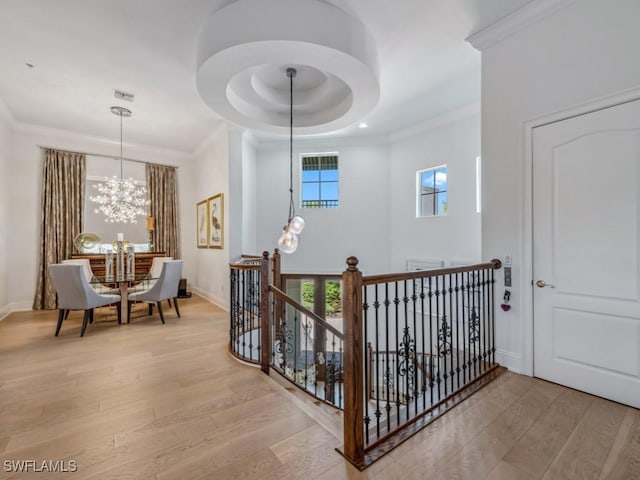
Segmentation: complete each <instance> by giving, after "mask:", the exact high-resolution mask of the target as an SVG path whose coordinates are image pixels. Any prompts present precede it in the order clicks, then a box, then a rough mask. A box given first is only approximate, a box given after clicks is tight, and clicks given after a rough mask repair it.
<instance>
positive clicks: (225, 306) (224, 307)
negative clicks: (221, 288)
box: [191, 286, 229, 312]
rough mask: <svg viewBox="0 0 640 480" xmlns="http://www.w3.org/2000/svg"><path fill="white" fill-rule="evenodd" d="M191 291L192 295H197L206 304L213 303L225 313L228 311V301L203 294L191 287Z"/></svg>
mask: <svg viewBox="0 0 640 480" xmlns="http://www.w3.org/2000/svg"><path fill="white" fill-rule="evenodd" d="M191 289H192V290H193V291H194V293H197V294H198V295H200V296H201V297H202V298H204V299H205V300H207V301H208V302H210V303H213V304H214V305H215V306H216V307H220V308H221V309H222V310H224V311H225V312H228V311H229V303H228V301H225V300H223V299H222V298H221V297H219V296H217V295H214V294H212V293H210V292H205V291H204V290H201V289H200V288H198V287H196V286H192V287H191Z"/></svg>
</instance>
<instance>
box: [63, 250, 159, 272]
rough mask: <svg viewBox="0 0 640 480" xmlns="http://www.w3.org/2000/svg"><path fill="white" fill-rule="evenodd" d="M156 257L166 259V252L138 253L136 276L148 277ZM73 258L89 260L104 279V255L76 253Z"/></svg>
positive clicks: (93, 269)
mask: <svg viewBox="0 0 640 480" xmlns="http://www.w3.org/2000/svg"><path fill="white" fill-rule="evenodd" d="M154 257H166V253H165V252H140V253H137V252H136V276H138V275H146V274H147V273H149V270H150V269H151V264H152V263H153V258H154ZM71 258H88V259H89V264H90V265H91V270H92V271H93V274H94V275H95V276H96V277H104V273H105V272H104V259H105V254H104V253H87V254H84V253H74V254H72V255H71Z"/></svg>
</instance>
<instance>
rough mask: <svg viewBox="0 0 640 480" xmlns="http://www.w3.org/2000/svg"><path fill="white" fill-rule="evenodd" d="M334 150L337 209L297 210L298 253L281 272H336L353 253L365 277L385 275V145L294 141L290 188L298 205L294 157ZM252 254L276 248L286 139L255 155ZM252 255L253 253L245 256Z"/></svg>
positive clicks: (282, 220)
mask: <svg viewBox="0 0 640 480" xmlns="http://www.w3.org/2000/svg"><path fill="white" fill-rule="evenodd" d="M319 152H338V154H339V181H340V184H339V196H340V207H339V208H327V209H300V208H297V213H298V214H300V215H302V217H304V219H305V220H306V227H305V229H304V231H303V232H302V234H301V235H300V245H299V247H298V250H297V251H296V252H295V253H293V254H291V255H284V254H283V263H282V266H283V271H285V272H294V271H296V272H317V273H324V272H327V273H340V272H342V271H344V270H345V268H346V264H345V260H346V258H347V257H349V256H351V255H355V256H357V257H358V259H359V260H360V264H359V267H360V269H361V270H362V271H363V272H365V274H373V273H381V272H388V271H389V212H390V210H389V160H388V159H389V150H388V147H387V146H386V144H381V143H378V144H369V145H366V140H363V141H361V144H360V145H344V146H340V145H336V144H332V143H328V142H320V141H316V142H313V141H303V140H300V139H295V138H294V152H293V155H294V172H293V175H294V190H295V197H294V198H295V202H296V207H298V206H299V205H300V191H299V178H300V154H302V153H319ZM256 172H257V173H256V176H257V185H256V191H257V244H256V247H257V249H258V252H262V251H264V250H268V251H273V249H274V248H276V247H277V242H278V237H279V236H280V235H281V233H282V227H283V226H284V225H285V224H286V223H287V217H288V213H289V148H288V141H286V142H282V143H280V144H278V145H269V146H267V148H264V147H263V148H261V149H259V150H258V152H257V159H256ZM250 253H253V252H250Z"/></svg>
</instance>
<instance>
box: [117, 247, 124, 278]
mask: <svg viewBox="0 0 640 480" xmlns="http://www.w3.org/2000/svg"><path fill="white" fill-rule="evenodd" d="M117 246H118V248H117V249H116V280H118V281H122V280H124V274H125V270H124V242H123V241H122V240H119V241H118V242H117Z"/></svg>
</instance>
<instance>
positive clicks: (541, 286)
mask: <svg viewBox="0 0 640 480" xmlns="http://www.w3.org/2000/svg"><path fill="white" fill-rule="evenodd" d="M536 285H537V286H538V287H540V288H544V287H549V288H556V287H554V286H553V285H551V284H550V283H547V282H545V281H544V280H538V281H537V282H536Z"/></svg>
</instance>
